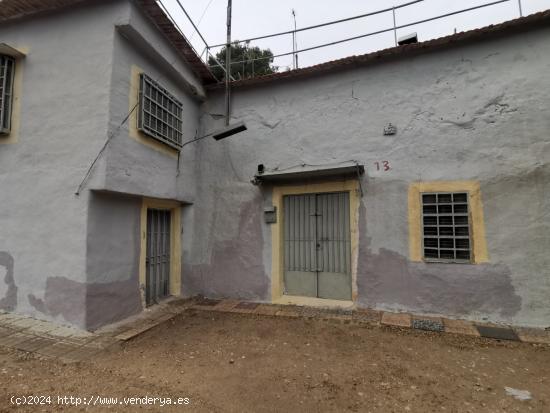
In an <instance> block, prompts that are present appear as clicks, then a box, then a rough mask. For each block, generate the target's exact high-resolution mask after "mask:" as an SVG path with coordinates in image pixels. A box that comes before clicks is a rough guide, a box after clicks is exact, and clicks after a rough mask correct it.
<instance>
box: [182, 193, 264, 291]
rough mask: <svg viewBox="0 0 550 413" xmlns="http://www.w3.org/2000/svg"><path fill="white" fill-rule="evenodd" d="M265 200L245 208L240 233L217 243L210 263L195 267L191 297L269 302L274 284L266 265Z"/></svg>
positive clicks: (189, 285) (189, 286)
mask: <svg viewBox="0 0 550 413" xmlns="http://www.w3.org/2000/svg"><path fill="white" fill-rule="evenodd" d="M263 245H264V239H263V234H262V199H261V196H260V195H258V196H256V197H255V198H254V199H253V200H252V201H249V202H246V203H244V204H243V205H242V208H241V212H240V216H239V233H238V235H237V237H236V238H234V239H231V240H227V241H215V242H214V246H213V252H212V257H211V260H210V264H200V265H194V266H193V267H192V268H191V272H190V277H188V278H187V282H185V280H184V288H185V289H186V290H187V291H188V293H189V294H191V295H196V294H202V295H204V296H206V297H232V298H241V299H247V300H267V299H268V297H269V294H270V290H269V288H270V281H269V277H268V275H267V274H266V273H265V269H264V263H263Z"/></svg>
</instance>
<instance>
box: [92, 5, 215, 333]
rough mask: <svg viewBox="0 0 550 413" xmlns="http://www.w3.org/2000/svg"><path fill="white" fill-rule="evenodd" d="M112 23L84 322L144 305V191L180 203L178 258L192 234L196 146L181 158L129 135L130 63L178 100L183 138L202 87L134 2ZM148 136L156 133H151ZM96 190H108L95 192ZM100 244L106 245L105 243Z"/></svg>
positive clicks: (192, 125)
mask: <svg viewBox="0 0 550 413" xmlns="http://www.w3.org/2000/svg"><path fill="white" fill-rule="evenodd" d="M116 24H117V26H116V28H115V27H113V30H114V38H113V50H112V53H113V62H112V77H111V80H110V101H109V130H110V131H111V132H115V131H116V133H114V134H113V138H112V139H111V140H110V141H109V144H108V146H107V148H106V150H105V152H104V155H103V157H102V160H101V167H98V168H97V169H96V170H95V174H94V177H93V181H92V182H91V183H90V188H92V189H93V190H94V191H97V193H98V195H97V196H96V197H94V200H93V202H92V204H91V205H90V219H89V220H88V260H87V274H88V277H87V283H88V286H87V291H88V294H87V303H86V308H87V328H95V327H97V326H99V325H101V324H106V323H109V322H112V321H115V320H117V319H121V318H124V317H126V316H128V315H131V314H133V313H135V312H138V311H140V310H141V309H142V304H141V297H140V292H139V248H140V237H139V213H140V210H141V199H142V197H148V198H161V199H168V200H177V201H179V202H181V203H182V204H183V205H185V206H184V207H183V216H182V227H183V228H184V230H183V232H182V251H181V254H182V255H183V262H186V260H187V256H188V254H189V251H190V250H189V248H190V246H191V245H192V238H193V233H192V226H191V225H190V221H189V220H191V219H192V215H193V211H192V210H193V206H192V205H191V203H192V202H193V200H194V196H195V185H196V179H195V163H194V156H195V153H194V151H195V148H194V146H193V145H189V146H186V147H185V148H184V150H183V151H182V152H181V154H180V157H179V158H178V157H174V156H170V155H169V154H166V153H164V152H162V151H159V150H157V149H155V148H152V147H151V146H149V145H146V144H144V143H142V142H139V141H137V140H136V139H133V138H131V137H130V136H129V134H130V126H134V127H135V125H130V122H131V120H129V121H126V122H125V121H124V120H125V118H126V117H127V115H128V113H129V101H130V93H131V75H132V67H138V68H139V69H141V70H143V71H144V72H145V73H146V74H147V75H148V76H150V77H151V78H153V79H154V80H156V81H158V82H159V83H160V84H161V85H162V86H164V87H165V88H166V89H167V90H169V91H170V93H172V94H173V95H175V96H176V97H177V98H178V99H179V100H180V101H181V102H182V104H183V120H184V122H183V127H184V130H183V141H188V140H191V139H193V138H194V137H195V136H196V133H198V128H199V118H200V104H201V98H200V96H201V95H202V96H203V97H204V90H202V86H201V84H200V81H199V80H198V79H197V78H196V76H195V75H194V74H193V73H192V72H191V71H190V70H189V69H188V67H187V65H186V63H185V61H184V60H182V58H181V57H180V56H179V55H178V54H177V53H176V52H175V51H174V50H173V48H172V47H171V46H170V44H169V43H168V41H167V40H166V39H165V38H164V37H163V36H162V35H161V34H160V33H159V32H158V31H157V30H156V28H155V27H154V26H153V24H152V23H151V22H150V21H149V20H148V19H147V18H146V16H144V15H143V13H142V12H141V11H140V9H139V8H137V7H136V6H135V5H133V4H132V3H128V7H127V14H126V15H125V17H124V19H121V20H119V21H118V22H117V23H116ZM121 125H122V126H121ZM150 142H153V143H154V142H155V141H153V140H152V139H150ZM178 163H179V167H178ZM100 192H108V195H103V196H100V195H99V194H100ZM127 195H131V196H133V198H128V197H127ZM117 197H118V198H119V199H117ZM119 218H120V219H119ZM123 218H124V219H123ZM92 221H94V224H93V225H92V224H91V223H92ZM103 229H106V231H104V230H103ZM104 245H109V248H108V249H107V250H106V249H104V248H103V247H102V246H104ZM98 248H99V249H98ZM107 253H108V254H110V255H112V256H114V257H118V258H117V259H116V262H110V263H109V265H106V264H105V263H106V262H108V260H107V261H105V260H102V259H101V256H102V255H104V254H107Z"/></svg>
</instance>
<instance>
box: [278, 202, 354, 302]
mask: <svg viewBox="0 0 550 413" xmlns="http://www.w3.org/2000/svg"><path fill="white" fill-rule="evenodd" d="M283 208H284V249H285V251H284V271H285V273H284V281H285V294H288V295H298V296H306V297H318V298H329V299H335V300H350V299H351V265H350V257H351V241H350V239H351V237H350V215H349V193H347V192H338V193H320V194H304V195H287V196H285V197H284V203H283Z"/></svg>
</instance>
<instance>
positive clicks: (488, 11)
mask: <svg viewBox="0 0 550 413" xmlns="http://www.w3.org/2000/svg"><path fill="white" fill-rule="evenodd" d="M157 1H159V0H157ZM161 1H162V3H163V4H164V5H165V6H166V8H167V9H168V10H169V12H170V14H171V15H172V16H173V17H174V19H175V20H176V22H177V23H178V25H179V26H180V28H181V29H182V31H183V33H184V34H185V36H186V37H187V38H188V39H190V41H191V43H192V44H193V46H194V48H195V50H196V51H197V52H198V54H202V53H203V51H204V49H205V44H204V43H203V41H202V40H201V38H200V36H199V35H198V34H197V33H195V31H194V29H193V27H192V26H191V24H190V23H189V21H188V20H187V18H186V17H185V14H184V13H183V11H182V10H181V9H180V7H179V5H178V3H177V1H176V0H161ZM179 1H180V3H181V4H182V6H183V7H184V8H185V10H186V11H187V13H188V14H189V15H190V17H191V18H192V19H193V21H194V23H195V24H196V25H198V28H199V31H200V32H201V34H202V35H203V37H204V38H205V40H206V41H207V42H208V44H209V45H215V44H221V43H225V40H226V19H227V0H179ZM409 1H410V0H395V1H387V0H275V1H274V0H233V12H232V39H233V40H241V39H246V38H249V37H256V36H260V35H265V34H272V33H277V32H281V31H287V30H292V29H293V28H294V20H293V17H292V9H294V10H295V12H296V23H297V27H298V28H300V27H306V26H311V25H315V24H319V23H324V22H328V21H332V20H338V19H342V18H347V17H351V16H356V15H359V14H365V13H369V12H373V11H377V10H382V9H386V8H389V7H392V6H398V5H399V4H403V3H408V2H409ZM492 1H494V0H424V1H422V2H420V3H417V4H414V5H411V6H407V7H404V8H401V9H398V10H396V23H397V25H398V26H399V25H402V24H407V23H412V22H415V21H418V20H422V19H426V18H430V17H435V16H438V15H442V14H446V13H449V12H453V11H458V10H462V9H466V8H469V7H473V6H477V5H481V4H486V3H491V2H492ZM521 7H522V11H523V15H524V16H526V15H529V14H532V13H536V12H538V11H542V10H547V9H550V0H521ZM517 17H519V1H518V0H509V1H507V2H505V3H501V4H497V5H493V6H489V7H485V8H482V9H477V10H473V11H469V12H466V13H461V14H458V15H454V16H450V17H446V18H442V19H439V20H435V21H432V22H428V23H423V24H419V25H414V26H410V27H406V28H403V29H399V30H397V36H398V37H400V36H403V35H407V34H410V33H412V32H416V33H417V35H418V39H419V41H424V40H429V39H433V38H437V37H441V36H446V35H449V34H452V33H454V31H455V29H456V31H458V32H460V31H466V30H471V29H475V28H479V27H484V26H487V25H490V24H494V23H500V22H503V21H506V20H511V19H515V18H517ZM390 27H393V15H392V12H386V13H383V14H379V15H376V16H371V17H366V18H362V19H358V20H353V21H350V22H346V23H340V24H336V25H332V26H328V27H325V28H320V29H314V30H308V31H304V32H299V33H298V34H297V43H298V49H303V48H308V47H312V46H315V45H319V44H323V43H328V42H332V41H336V40H340V39H344V38H347V37H353V36H358V35H361V34H365V33H369V32H373V31H377V30H381V29H386V28H390ZM251 45H253V46H259V47H261V48H269V49H271V51H272V52H273V53H274V54H275V55H277V54H280V53H287V52H291V51H292V36H291V35H285V36H280V37H273V38H268V39H263V40H258V41H255V42H252V43H251ZM393 45H394V34H393V31H391V32H388V33H383V34H379V35H375V36H370V37H366V38H362V39H359V40H354V41H350V42H346V43H341V44H338V45H334V46H328V47H323V48H321V49H317V50H312V51H306V52H303V53H299V55H298V62H299V67H306V66H311V65H315V64H318V63H323V62H327V61H330V60H334V59H339V58H343V57H347V56H351V55H360V54H364V53H369V52H372V51H376V50H381V49H385V48H387V47H392V46H393ZM218 50H219V49H218ZM213 51H214V52H215V51H216V49H213ZM203 57H204V56H203ZM274 64H275V65H276V66H279V68H280V69H279V70H287V69H289V68H292V55H289V56H283V57H280V58H276V59H275V62H274Z"/></svg>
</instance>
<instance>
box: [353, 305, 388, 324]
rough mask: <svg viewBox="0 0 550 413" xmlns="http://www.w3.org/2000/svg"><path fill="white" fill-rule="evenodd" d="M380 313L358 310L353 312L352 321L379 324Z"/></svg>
mask: <svg viewBox="0 0 550 413" xmlns="http://www.w3.org/2000/svg"><path fill="white" fill-rule="evenodd" d="M381 319H382V312H381V311H377V310H371V309H360V310H356V311H354V312H353V316H352V320H353V321H357V322H359V323H370V324H380V321H381Z"/></svg>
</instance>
